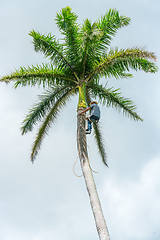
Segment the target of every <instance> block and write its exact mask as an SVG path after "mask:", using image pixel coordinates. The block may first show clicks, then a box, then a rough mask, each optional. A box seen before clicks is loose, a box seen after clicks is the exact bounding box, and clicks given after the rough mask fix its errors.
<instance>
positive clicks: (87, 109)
mask: <svg viewBox="0 0 160 240" xmlns="http://www.w3.org/2000/svg"><path fill="white" fill-rule="evenodd" d="M90 109H91V107H89V108H86V109H85V110H84V111H82V112H80V113H79V114H78V115H81V114H83V113H85V112H87V111H89V110H90Z"/></svg>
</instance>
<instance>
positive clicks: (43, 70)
mask: <svg viewBox="0 0 160 240" xmlns="http://www.w3.org/2000/svg"><path fill="white" fill-rule="evenodd" d="M0 81H3V82H6V83H8V82H10V81H16V83H15V85H14V87H15V88H17V87H18V86H22V87H25V86H35V85H38V86H40V85H42V86H43V87H50V86H53V85H55V84H60V83H62V84H64V83H65V82H66V83H69V82H70V83H73V84H74V83H76V81H75V79H74V77H72V75H71V74H68V73H67V71H64V70H62V69H57V68H54V67H53V65H51V64H42V66H40V65H36V66H31V67H30V66H28V67H27V68H26V67H21V68H20V69H18V70H15V71H14V72H13V73H11V74H9V75H6V76H4V77H3V78H1V79H0Z"/></svg>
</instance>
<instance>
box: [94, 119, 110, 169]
mask: <svg viewBox="0 0 160 240" xmlns="http://www.w3.org/2000/svg"><path fill="white" fill-rule="evenodd" d="M93 128H94V138H95V140H96V144H97V146H98V151H99V154H100V156H101V158H102V161H103V163H104V164H105V165H106V166H107V167H108V164H107V153H106V150H105V147H104V140H103V136H102V131H101V130H100V126H99V123H93Z"/></svg>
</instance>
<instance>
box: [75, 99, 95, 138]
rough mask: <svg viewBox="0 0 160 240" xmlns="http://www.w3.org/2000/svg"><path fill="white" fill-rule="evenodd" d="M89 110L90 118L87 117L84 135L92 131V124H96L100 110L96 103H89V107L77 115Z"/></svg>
mask: <svg viewBox="0 0 160 240" xmlns="http://www.w3.org/2000/svg"><path fill="white" fill-rule="evenodd" d="M89 110H91V116H90V117H87V118H86V119H87V120H88V128H87V129H86V134H90V133H91V130H92V122H95V123H98V121H99V119H100V108H99V106H98V103H97V102H96V101H92V102H91V103H90V107H89V108H87V109H85V110H84V111H82V112H81V113H79V115H81V114H83V113H85V112H87V111H89Z"/></svg>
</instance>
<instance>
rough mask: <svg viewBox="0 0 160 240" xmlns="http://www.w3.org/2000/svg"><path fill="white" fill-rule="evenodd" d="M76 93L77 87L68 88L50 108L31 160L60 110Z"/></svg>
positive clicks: (33, 158)
mask: <svg viewBox="0 0 160 240" xmlns="http://www.w3.org/2000/svg"><path fill="white" fill-rule="evenodd" d="M74 94H75V89H68V91H67V92H65V93H64V94H63V95H62V96H61V97H59V98H58V99H57V101H56V102H55V103H54V105H53V106H52V107H51V108H50V111H49V113H48V114H47V116H46V118H45V119H44V120H43V123H42V125H41V127H40V128H39V131H38V133H37V136H36V139H35V141H34V144H33V148H32V153H31V161H32V162H34V160H35V158H36V155H37V153H38V151H39V149H40V147H41V144H42V140H43V138H44V136H45V135H46V134H47V132H48V130H49V128H50V127H51V124H54V123H55V120H56V119H57V117H58V115H59V112H60V111H61V110H62V108H64V107H65V106H66V105H67V103H68V101H69V100H70V98H71V97H72V96H73V95H74Z"/></svg>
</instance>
